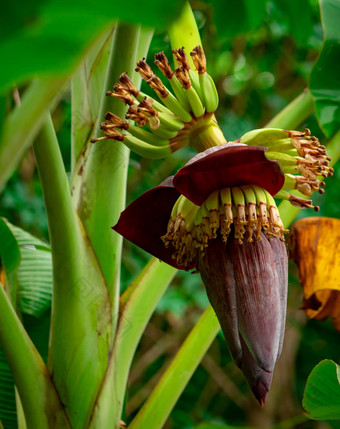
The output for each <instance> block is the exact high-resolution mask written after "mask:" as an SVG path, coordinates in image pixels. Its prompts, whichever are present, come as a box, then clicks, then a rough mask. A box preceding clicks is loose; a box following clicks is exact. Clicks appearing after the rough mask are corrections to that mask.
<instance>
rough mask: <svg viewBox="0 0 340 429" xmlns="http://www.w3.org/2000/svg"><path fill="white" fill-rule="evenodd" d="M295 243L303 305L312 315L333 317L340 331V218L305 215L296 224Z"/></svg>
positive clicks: (315, 316) (292, 251) (314, 317)
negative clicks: (309, 216) (308, 216)
mask: <svg viewBox="0 0 340 429" xmlns="http://www.w3.org/2000/svg"><path fill="white" fill-rule="evenodd" d="M291 244H292V249H291V254H292V257H293V259H294V261H295V263H296V264H297V266H298V268H299V275H300V282H301V285H302V287H303V291H304V302H303V306H302V307H303V309H304V310H305V312H306V314H307V315H308V317H310V318H311V319H317V320H324V319H326V318H327V317H332V318H333V324H334V326H335V328H336V329H337V330H339V331H340V220H339V219H333V218H325V217H312V218H305V219H302V220H300V221H298V222H296V223H295V224H294V226H293V228H292V233H291Z"/></svg>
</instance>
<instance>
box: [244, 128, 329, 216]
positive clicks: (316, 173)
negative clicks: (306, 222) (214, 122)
mask: <svg viewBox="0 0 340 429" xmlns="http://www.w3.org/2000/svg"><path fill="white" fill-rule="evenodd" d="M239 141H240V142H241V143H244V144H247V145H251V146H252V145H254V146H264V147H266V148H267V150H266V157H267V158H269V159H271V160H275V161H277V162H278V163H279V165H280V167H281V169H282V171H283V172H284V175H285V183H284V185H283V187H282V190H281V191H280V192H278V193H277V194H276V195H274V197H275V198H280V199H284V200H288V201H289V202H290V203H291V204H292V205H294V206H296V207H299V208H311V209H314V210H315V211H319V207H318V206H314V205H313V202H312V200H311V199H306V198H303V197H300V196H298V195H294V194H291V193H289V192H287V191H289V190H294V189H295V190H297V191H299V192H300V193H301V194H302V195H303V196H306V197H311V196H312V195H313V193H314V192H315V191H317V192H319V193H320V194H323V193H324V192H325V190H324V189H323V188H324V187H325V182H324V181H323V180H320V178H326V177H328V176H332V175H333V172H334V169H333V168H332V167H330V166H329V161H330V157H329V156H328V155H327V152H326V147H325V146H323V145H321V144H320V142H319V140H318V139H317V138H316V137H314V136H311V133H310V131H309V130H308V129H307V128H306V129H305V131H304V132H299V131H286V130H281V129H276V128H266V129H258V130H252V131H250V132H248V133H246V134H244V135H243V136H242V137H241V138H240V140H239Z"/></svg>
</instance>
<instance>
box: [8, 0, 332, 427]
mask: <svg viewBox="0 0 340 429" xmlns="http://www.w3.org/2000/svg"><path fill="white" fill-rule="evenodd" d="M191 5H192V7H193V9H194V12H195V17H196V20H197V23H198V26H199V29H200V31H201V36H202V41H203V46H204V48H205V51H206V55H207V57H208V71H209V73H210V74H211V75H212V76H213V78H214V80H215V82H216V84H217V87H218V90H219V95H220V107H219V110H218V112H217V119H218V122H219V124H220V126H221V128H222V129H223V131H224V134H225V136H226V138H227V139H228V140H234V139H237V138H239V137H240V136H241V135H242V134H244V133H245V132H247V131H249V130H251V129H253V128H260V127H262V126H264V125H265V124H266V123H267V122H268V121H269V120H270V119H271V118H272V117H273V116H274V115H275V114H276V113H278V112H279V111H280V110H281V109H282V108H283V107H284V106H285V105H286V104H287V103H289V102H290V101H291V100H293V99H294V98H295V97H296V96H298V95H299V94H300V93H301V92H302V91H303V90H304V88H306V87H307V85H308V77H309V73H310V71H311V68H312V65H313V63H314V62H315V60H316V59H317V56H318V54H319V52H320V49H321V46H322V41H323V33H322V27H321V23H320V13H319V5H318V2H317V0H289V1H287V0H268V1H263V2H254V1H252V0H229V1H228V2H221V1H210V2H207V1H195V0H193V1H192V2H191ZM162 50H164V51H165V53H166V54H167V56H168V58H170V57H171V50H170V45H169V41H168V38H167V35H166V33H163V32H156V33H155V36H154V38H153V41H152V44H151V47H150V51H149V55H148V59H147V60H148V63H149V64H150V65H151V64H152V63H153V55H154V53H156V52H159V51H162ZM123 71H124V70H122V72H123ZM112 84H114V82H112ZM107 89H109V88H107ZM143 90H145V92H147V91H148V88H147V87H143ZM103 96H104V94H103ZM70 102H71V100H70V91H69V90H68V91H66V92H65V94H64V96H63V98H62V100H61V101H60V103H59V104H58V106H57V108H56V109H55V111H54V114H53V121H54V125H55V128H56V130H57V134H58V139H59V142H60V145H61V150H62V154H63V157H64V162H65V165H66V169H67V170H68V171H69V170H70V135H71V104H70ZM80 114H81V113H80ZM304 127H307V128H310V129H311V131H312V134H313V135H316V136H318V137H319V138H320V140H321V141H323V139H324V136H323V132H322V130H321V129H320V128H319V127H318V124H317V121H316V119H315V117H314V116H310V117H309V118H308V120H307V121H306V123H304V124H302V126H301V129H303V128H304ZM191 155H192V151H191V150H190V149H189V148H185V149H183V150H181V151H179V152H176V153H175V154H174V155H173V156H172V157H171V158H170V159H166V160H164V161H162V160H161V161H159V160H157V161H152V160H147V159H141V158H140V157H138V156H137V155H135V154H132V155H131V161H130V166H129V181H128V193H127V203H129V202H131V201H132V200H133V199H135V198H136V197H137V196H139V195H140V194H141V193H142V192H144V191H145V190H147V189H149V188H150V187H152V186H155V185H157V184H158V183H159V182H161V181H162V180H163V179H164V178H165V177H167V176H168V175H170V174H172V173H173V172H174V171H176V169H178V168H179V167H180V166H181V165H183V162H185V161H186V160H187V159H189V158H190V157H191ZM326 182H327V186H326V193H325V194H324V195H320V196H317V198H316V199H315V200H314V202H315V203H317V204H318V205H320V207H321V210H320V213H319V214H318V215H321V216H331V217H336V218H340V205H339V203H338V201H339V200H338V189H339V186H340V169H339V168H337V166H335V174H334V177H332V178H328V179H327V180H326ZM0 213H1V215H2V216H4V217H6V218H8V219H9V220H10V221H11V222H12V223H13V224H15V225H18V226H20V227H22V228H23V229H25V230H27V231H29V232H31V233H32V234H34V235H36V236H37V237H39V238H42V239H44V240H46V241H48V230H47V220H46V215H45V211H44V202H43V198H42V191H41V187H40V183H39V178H38V174H37V171H36V166H35V160H34V156H33V153H32V152H31V151H30V150H29V151H28V152H27V153H26V155H25V157H24V158H23V160H22V162H21V164H20V167H19V168H18V170H17V171H16V172H15V173H14V175H13V176H12V178H11V179H10V181H9V182H8V184H7V187H6V189H5V191H4V192H3V194H2V198H1V200H0ZM313 215H315V214H314V212H312V211H301V212H300V214H299V217H304V216H313ZM108 233H109V232H108ZM123 256H124V258H123V267H122V290H124V289H125V288H126V287H127V286H128V284H129V283H130V282H131V281H132V280H133V279H134V278H135V276H136V275H137V274H138V272H139V271H140V270H141V269H142V267H143V266H144V265H145V263H146V262H147V261H148V260H149V258H150V255H148V254H146V253H145V252H143V251H142V250H141V249H139V248H137V247H135V246H134V245H132V244H131V243H129V242H125V243H124V255H123ZM290 268H291V269H290V288H289V306H288V317H287V329H286V337H285V344H284V349H283V353H282V356H281V358H280V360H279V362H278V364H277V366H276V370H275V375H274V381H273V385H272V388H271V391H270V394H269V396H268V399H267V403H266V406H265V407H264V408H263V409H260V407H259V406H258V404H257V402H256V401H255V399H254V398H253V397H252V394H251V393H250V390H249V387H248V385H247V384H246V381H245V379H244V377H243V376H242V374H241V372H240V371H239V370H238V369H237V368H236V366H235V365H234V364H233V362H232V361H231V358H230V356H229V352H228V350H227V346H226V343H225V341H224V339H223V337H222V334H219V335H218V337H217V339H216V340H215V342H214V343H213V345H212V347H211V348H210V350H209V352H208V354H207V355H206V356H205V358H204V359H203V361H202V363H201V365H200V366H199V368H198V370H197V371H196V373H195V374H194V377H193V379H192V380H191V382H190V383H189V385H188V386H187V388H186V389H185V391H184V393H183V394H182V396H181V398H180V400H179V401H178V403H177V405H176V407H175V409H174V411H173V412H172V414H171V416H170V419H169V420H168V422H167V424H166V428H168V429H170V428H176V429H179V428H181V429H190V428H193V427H197V425H198V424H199V423H200V422H202V421H206V422H210V423H209V424H208V423H207V424H201V425H200V426H198V427H200V428H201V429H204V428H206V429H208V428H214V427H215V426H214V424H215V425H216V428H218V427H220V428H223V427H225V428H227V427H229V426H227V425H232V426H252V427H256V428H265V427H277V428H320V429H321V428H322V429H323V428H325V429H326V428H329V427H339V426H337V425H336V424H334V423H331V422H329V423H327V422H313V421H306V419H305V418H304V417H303V416H301V412H302V409H301V402H302V393H303V389H304V386H305V382H306V379H307V376H308V375H309V373H310V371H311V370H312V368H313V367H314V366H315V365H316V364H317V363H318V362H319V361H320V360H321V359H325V358H328V359H333V360H335V361H336V362H338V361H339V357H340V342H339V333H338V332H336V331H335V330H334V328H333V326H332V324H331V323H330V321H326V322H323V323H320V322H316V321H308V320H307V318H306V317H305V315H304V312H303V311H302V310H301V309H300V306H301V303H302V291H301V288H300V286H299V283H298V274H297V270H296V268H295V266H294V264H293V263H292V264H291V267H290ZM207 305H208V300H207V297H206V294H205V291H204V288H203V285H202V283H201V280H200V277H199V276H198V275H192V274H189V273H182V272H181V273H178V274H177V276H176V278H175V280H174V282H173V284H172V286H171V287H170V288H169V289H168V291H167V292H166V294H165V296H164V297H163V299H162V300H161V302H160V303H159V305H158V308H157V311H156V313H155V315H154V317H153V318H152V320H151V322H150V324H149V326H148V328H147V330H146V332H145V335H144V337H143V340H142V342H141V344H140V346H139V348H138V351H137V354H136V358H135V360H134V363H133V367H132V371H131V374H130V380H129V388H128V394H127V398H126V405H125V407H126V416H127V417H126V421H127V422H129V420H130V419H131V418H132V417H133V415H134V414H135V413H136V411H137V410H138V408H139V407H140V406H141V404H142V403H143V401H144V400H145V399H146V398H147V397H148V395H149V393H150V392H151V390H152V388H153V386H155V384H156V383H157V380H158V379H159V377H160V375H161V374H162V372H163V371H164V369H165V368H166V366H167V365H168V364H169V362H170V360H171V359H172V357H173V355H174V354H175V352H176V351H177V350H178V348H179V347H180V344H181V343H182V342H183V341H184V339H185V337H186V335H187V334H188V332H189V331H190V329H191V327H192V326H193V324H194V323H195V322H196V321H197V320H198V318H199V316H200V314H201V313H202V310H203V309H204V308H205V307H206V306H207ZM296 416H298V417H296ZM283 421H284V422H285V423H282V424H279V422H283Z"/></svg>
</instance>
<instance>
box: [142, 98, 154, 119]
mask: <svg viewBox="0 0 340 429" xmlns="http://www.w3.org/2000/svg"><path fill="white" fill-rule="evenodd" d="M152 102H153V100H151V99H150V98H149V99H148V98H147V97H144V98H143V100H142V101H141V102H140V103H139V105H138V110H140V111H142V112H143V113H145V114H146V115H148V116H150V117H154V116H158V110H156V109H155V108H154V107H153V106H152Z"/></svg>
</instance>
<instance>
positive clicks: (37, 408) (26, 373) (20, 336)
mask: <svg viewBox="0 0 340 429" xmlns="http://www.w3.org/2000/svg"><path fill="white" fill-rule="evenodd" d="M0 344H1V346H2V348H3V350H4V353H5V356H6V359H7V362H8V364H9V366H10V368H11V371H12V374H13V377H14V381H15V385H16V387H17V389H18V392H19V395H20V399H21V402H22V406H23V408H24V412H25V419H26V422H27V425H28V427H29V428H36V429H46V428H49V427H54V428H56V429H58V428H59V429H64V428H68V427H70V425H69V422H68V419H67V417H66V415H65V412H64V409H63V406H62V404H61V401H60V399H59V397H58V394H57V392H56V390H55V387H54V385H53V383H52V381H51V378H50V376H49V373H48V370H47V368H46V366H45V364H44V362H43V360H42V358H41V356H40V355H39V353H38V352H37V350H36V348H35V347H34V345H33V343H32V342H31V340H30V338H29V336H28V335H27V332H26V331H25V329H24V327H23V326H22V324H21V322H20V320H19V318H18V316H17V315H16V313H15V311H14V309H13V307H12V304H11V302H10V300H9V298H8V296H7V295H6V293H5V290H4V289H3V287H2V286H0Z"/></svg>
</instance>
